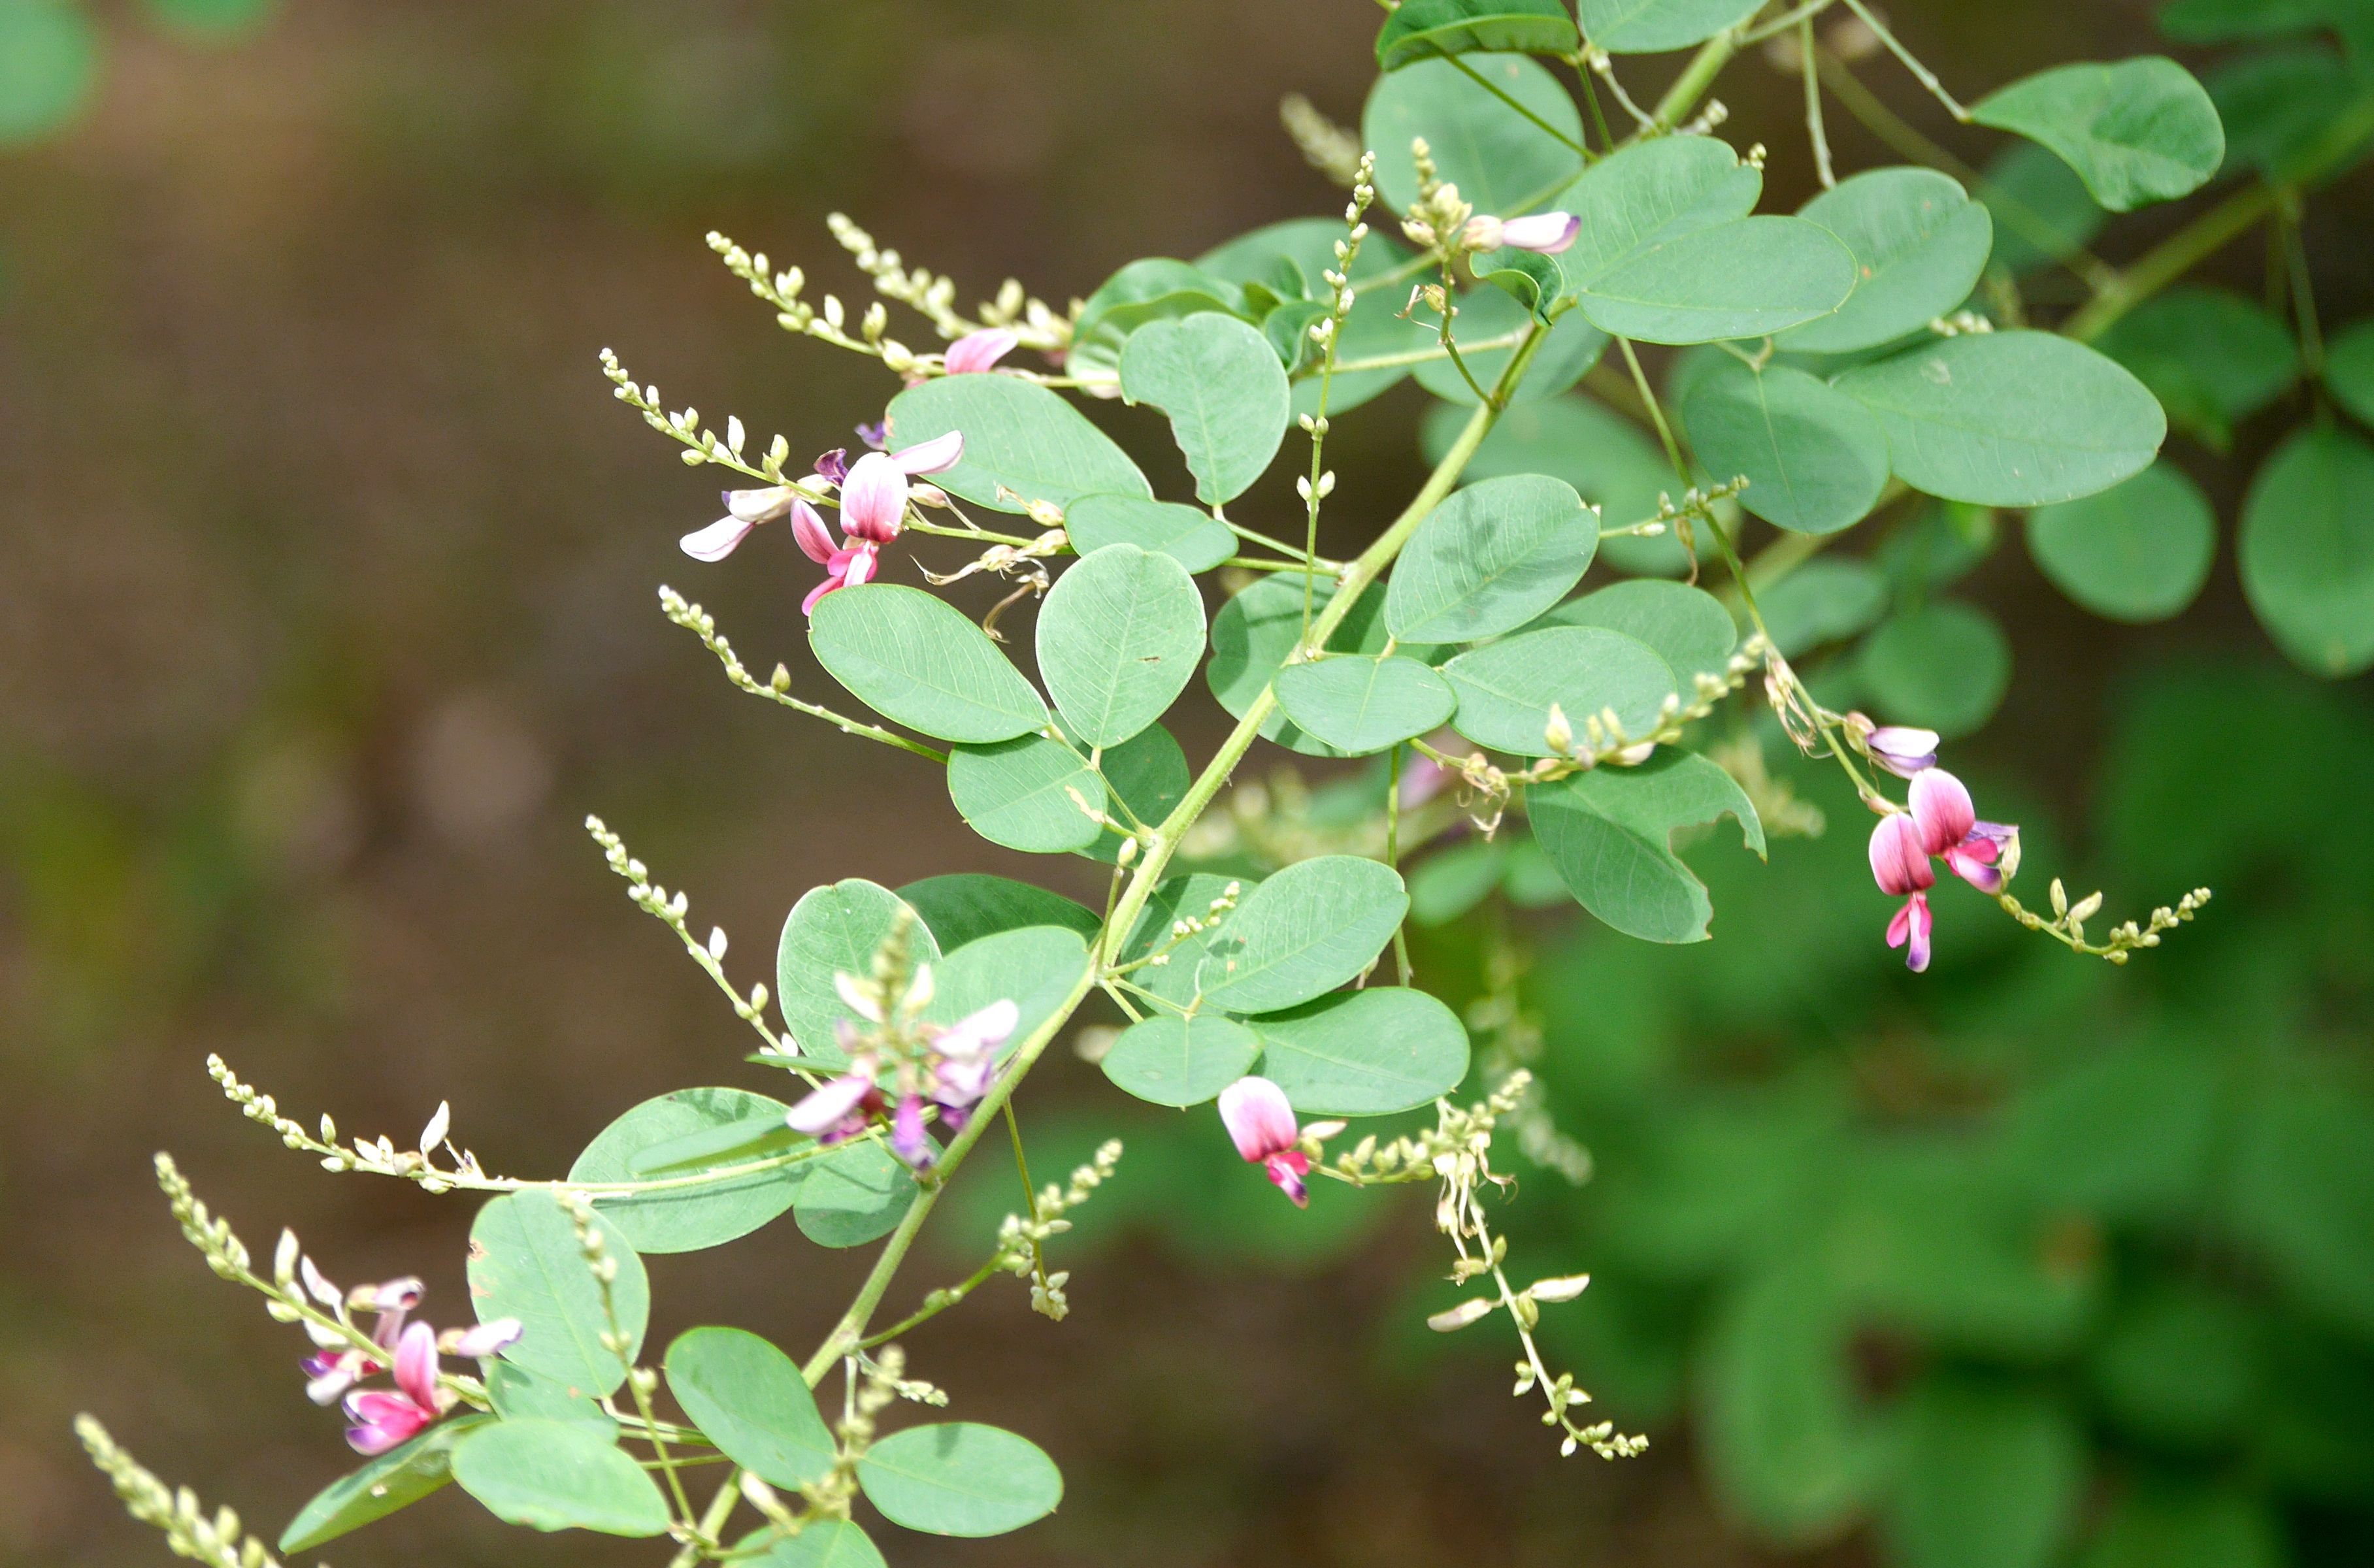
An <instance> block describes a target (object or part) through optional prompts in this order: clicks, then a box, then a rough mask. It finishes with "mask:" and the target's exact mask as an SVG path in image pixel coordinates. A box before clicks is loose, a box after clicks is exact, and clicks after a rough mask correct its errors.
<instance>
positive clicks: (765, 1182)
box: [569, 1089, 806, 1253]
mask: <svg viewBox="0 0 2374 1568" xmlns="http://www.w3.org/2000/svg"><path fill="white" fill-rule="evenodd" d="M785 1108H786V1107H785V1106H784V1105H783V1103H782V1101H780V1100H771V1099H769V1098H768V1097H767V1096H766V1095H764V1094H750V1093H748V1092H747V1091H746V1090H741V1089H678V1090H676V1091H675V1092H674V1093H673V1094H662V1095H660V1096H659V1097H658V1098H656V1099H651V1100H645V1101H644V1102H643V1103H642V1104H641V1105H640V1106H636V1107H635V1108H634V1109H632V1110H630V1111H629V1112H628V1113H627V1114H626V1115H624V1116H622V1117H619V1118H618V1119H617V1120H616V1121H614V1122H612V1123H611V1124H610V1125H609V1126H607V1127H605V1128H604V1129H602V1130H601V1132H599V1133H598V1134H596V1135H595V1137H594V1139H593V1142H591V1143H588V1144H587V1145H586V1146H585V1152H584V1153H582V1154H580V1155H578V1156H577V1159H576V1162H575V1163H574V1164H571V1165H570V1167H569V1179H570V1181H572V1182H585V1183H596V1182H614V1181H649V1180H667V1179H672V1178H690V1177H696V1176H702V1175H704V1174H705V1173H707V1172H709V1171H712V1170H722V1169H724V1168H726V1167H729V1166H733V1165H742V1164H749V1163H751V1162H752V1161H753V1160H756V1159H758V1158H761V1157H762V1156H763V1155H765V1154H768V1153H781V1152H782V1148H783V1147H788V1146H789V1145H790V1144H791V1143H792V1142H793V1141H797V1140H796V1135H794V1134H793V1132H792V1131H791V1129H789V1128H787V1127H785V1126H784V1125H783V1112H784V1110H785ZM702 1134H710V1135H720V1134H722V1135H723V1137H725V1138H726V1139H728V1140H730V1141H728V1142H727V1143H726V1144H725V1145H724V1146H723V1147H722V1148H720V1149H718V1150H717V1152H716V1153H711V1154H708V1155H707V1156H706V1157H693V1158H685V1157H683V1156H682V1155H679V1156H678V1157H677V1158H676V1159H674V1160H671V1161H669V1162H667V1164H666V1165H665V1168H664V1169H659V1170H652V1169H649V1168H647V1167H646V1166H645V1165H644V1164H642V1163H641V1162H642V1160H643V1158H644V1156H645V1155H646V1154H647V1153H650V1152H652V1151H662V1152H664V1151H666V1150H667V1149H668V1147H669V1146H670V1145H677V1146H679V1147H681V1146H682V1145H683V1143H684V1141H685V1140H686V1139H687V1138H688V1137H697V1136H699V1135H702ZM761 1139H764V1140H765V1142H764V1143H761V1142H759V1140H761ZM805 1175H806V1169H805V1166H804V1165H798V1164H792V1165H778V1166H777V1167H775V1168H774V1169H773V1170H768V1171H758V1172H755V1173H753V1174H751V1175H748V1176H739V1177H735V1178H734V1179H732V1180H730V1181H719V1182H702V1183H700V1184H699V1185H698V1186H688V1187H686V1188H681V1189H677V1190H667V1189H662V1190H659V1191H654V1192H644V1193H638V1194H635V1195H633V1196H631V1197H620V1198H601V1197H597V1198H595V1199H594V1204H595V1207H596V1208H597V1209H599V1210H600V1211H601V1213H602V1216H603V1218H605V1219H606V1220H608V1221H609V1222H610V1223H612V1224H613V1225H616V1226H617V1228H618V1233H619V1234H620V1235H623V1236H625V1237H626V1238H627V1241H628V1243H629V1245H630V1246H633V1247H634V1249H635V1250H636V1251H637V1252H643V1253H655V1252H697V1251H699V1250H700V1249H701V1248H703V1247H710V1246H723V1245H724V1244H725V1243H726V1242H729V1241H732V1240H734V1239H735V1237H736V1236H744V1235H749V1234H750V1233H751V1232H752V1231H755V1230H757V1229H758V1227H759V1226H761V1225H763V1224H766V1223H768V1222H769V1221H770V1220H773V1219H774V1218H776V1217H777V1216H778V1215H780V1214H782V1212H783V1211H784V1210H786V1209H789V1208H790V1207H791V1206H792V1199H793V1198H794V1197H796V1196H797V1195H798V1193H799V1188H800V1180H801V1178H802V1177H803V1176H805Z"/></svg>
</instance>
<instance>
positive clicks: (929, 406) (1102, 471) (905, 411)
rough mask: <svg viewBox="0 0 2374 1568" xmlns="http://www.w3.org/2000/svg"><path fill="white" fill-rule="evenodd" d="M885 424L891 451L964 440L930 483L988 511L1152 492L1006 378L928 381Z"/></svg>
mask: <svg viewBox="0 0 2374 1568" xmlns="http://www.w3.org/2000/svg"><path fill="white" fill-rule="evenodd" d="M1174 264H1175V263H1174ZM889 421H890V446H891V450H892V451H906V450H907V449H908V448H909V447H911V446H918V445H921V444H922V443H923V442H924V441H928V440H933V439H937V438H938V437H941V436H945V435H946V434H947V433H948V432H949V431H951V430H961V431H963V432H964V460H963V461H962V462H958V464H957V465H956V466H955V467H954V468H951V469H949V470H947V471H946V473H944V474H933V475H932V483H933V484H934V485H937V486H939V487H940V488H941V489H943V490H946V491H947V492H948V493H949V494H950V495H955V496H961V497H964V498H965V499H966V500H968V501H970V502H972V503H974V504H975V505H977V506H983V507H988V508H991V509H993V510H996V511H1003V512H1018V511H1024V510H1027V509H1028V507H1029V505H1030V503H1031V502H1033V501H1048V502H1052V504H1054V505H1055V506H1058V507H1064V506H1069V505H1070V504H1071V502H1072V499H1073V497H1077V496H1091V495H1098V494H1101V493H1108V492H1109V493H1112V494H1117V495H1132V496H1150V495H1152V494H1153V493H1154V487H1153V486H1150V485H1148V484H1147V483H1146V475H1145V474H1141V473H1139V472H1138V468H1137V464H1135V463H1134V462H1130V460H1129V454H1128V453H1127V452H1124V451H1122V450H1121V448H1119V447H1117V446H1115V445H1113V443H1112V440H1111V438H1109V437H1108V436H1106V435H1105V433H1104V432H1103V431H1101V430H1099V429H1098V428H1097V427H1095V426H1094V425H1091V424H1089V423H1088V421H1087V415H1083V414H1082V413H1081V412H1080V411H1079V410H1078V409H1076V408H1075V407H1073V406H1072V405H1071V404H1068V403H1066V402H1064V400H1063V398H1061V397H1060V396H1058V395H1057V394H1055V393H1054V392H1049V391H1048V390H1047V389H1046V388H1045V387H1042V386H1039V385H1037V384H1035V383H1033V382H1030V381H1025V380H1017V379H1016V378H1014V377H1012V376H940V377H935V378H934V379H933V380H928V381H925V382H924V383H923V385H921V386H916V387H909V388H908V389H907V390H906V391H905V392H900V393H899V395H898V396H897V397H894V398H892V399H891V400H890V413H889ZM839 597H840V595H839V594H832V595H829V598H835V599H837V598H839Z"/></svg>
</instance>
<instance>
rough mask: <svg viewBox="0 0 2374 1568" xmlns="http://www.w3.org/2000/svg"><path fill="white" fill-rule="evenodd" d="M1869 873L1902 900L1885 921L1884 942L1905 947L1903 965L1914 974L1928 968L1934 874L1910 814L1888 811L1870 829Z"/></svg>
mask: <svg viewBox="0 0 2374 1568" xmlns="http://www.w3.org/2000/svg"><path fill="white" fill-rule="evenodd" d="M1871 874H1872V880H1873V881H1875V882H1876V883H1879V890H1880V891H1881V892H1882V893H1885V894H1886V895H1889V896H1890V897H1895V898H1901V899H1903V900H1904V906H1903V907H1902V908H1900V909H1898V910H1897V912H1896V918H1895V919H1892V920H1890V921H1888V923H1887V945H1888V946H1890V947H1903V948H1906V949H1907V951H1906V953H1905V955H1904V962H1905V965H1906V967H1908V968H1910V969H1911V970H1912V971H1913V972H1914V973H1915V974H1918V973H1920V972H1921V971H1922V970H1923V969H1926V968H1928V967H1929V889H1931V888H1933V887H1934V886H1936V885H1937V873H1936V872H1933V871H1932V870H1930V869H1929V854H1928V851H1927V850H1926V849H1924V848H1922V829H1921V825H1920V824H1919V823H1918V822H1916V821H1914V820H1913V818H1912V817H1910V816H1909V815H1907V814H1906V813H1902V812H1890V813H1887V814H1886V816H1884V817H1882V818H1880V819H1879V825H1877V826H1876V827H1875V828H1873V829H1872V830H1871Z"/></svg>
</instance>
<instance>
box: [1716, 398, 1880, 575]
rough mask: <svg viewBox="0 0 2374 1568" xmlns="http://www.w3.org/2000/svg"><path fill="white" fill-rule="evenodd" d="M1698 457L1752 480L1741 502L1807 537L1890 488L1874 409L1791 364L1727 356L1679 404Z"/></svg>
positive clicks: (1861, 510)
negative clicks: (1753, 363)
mask: <svg viewBox="0 0 2374 1568" xmlns="http://www.w3.org/2000/svg"><path fill="white" fill-rule="evenodd" d="M1681 412H1682V419H1683V422H1684V423H1685V424H1686V425H1687V426H1688V427H1689V432H1690V443H1691V445H1692V446H1693V447H1694V448H1695V449H1696V450H1697V451H1698V461H1699V462H1702V463H1704V464H1705V465H1706V469H1707V472H1708V473H1709V474H1713V475H1715V476H1716V477H1717V479H1718V480H1719V481H1725V482H1727V481H1729V480H1731V479H1733V478H1735V477H1744V478H1745V479H1746V480H1747V482H1748V486H1747V489H1746V490H1745V492H1744V493H1743V494H1742V495H1741V496H1740V498H1739V499H1740V505H1742V506H1743V507H1745V508H1746V509H1748V510H1749V511H1751V512H1754V513H1755V514H1756V515H1757V517H1760V518H1762V519H1763V520H1764V521H1767V522H1769V523H1773V524H1775V525H1777V526H1779V527H1781V528H1788V529H1794V530H1795V531H1797V532H1801V533H1835V532H1838V531H1839V530H1840V529H1842V528H1851V527H1852V526H1853V525H1854V524H1856V523H1858V522H1860V521H1863V518H1865V517H1866V516H1868V515H1870V512H1871V509H1872V508H1873V507H1874V506H1875V505H1876V504H1877V503H1878V500H1879V493H1880V491H1881V490H1883V489H1884V488H1886V485H1887V437H1886V434H1885V433H1883V432H1882V431H1881V429H1880V427H1879V421H1878V420H1877V419H1876V418H1875V417H1874V416H1873V415H1872V413H1871V411H1870V410H1869V409H1867V408H1865V407H1864V406H1863V404H1860V403H1857V402H1856V401H1855V400H1854V399H1853V398H1851V397H1849V396H1847V395H1846V394H1845V393H1844V392H1839V391H1838V390H1837V389H1836V388H1834V387H1832V386H1830V385H1828V383H1827V382H1824V381H1821V380H1816V379H1815V378H1814V377H1812V376H1809V375H1807V374H1806V373H1805V372H1804V371H1803V370H1797V369H1791V368H1789V367H1788V366H1786V365H1767V366H1765V367H1763V368H1762V369H1754V368H1752V367H1750V366H1747V365H1745V364H1742V363H1741V362H1739V361H1738V360H1736V359H1729V358H1726V359H1725V360H1724V361H1723V362H1722V363H1721V364H1719V365H1716V366H1714V367H1713V368H1712V369H1709V370H1708V371H1707V372H1706V373H1705V374H1703V375H1701V376H1699V377H1698V378H1697V379H1696V380H1693V381H1692V382H1691V383H1690V391H1689V395H1688V397H1687V398H1686V400H1685V401H1684V402H1683V404H1682V411H1681Z"/></svg>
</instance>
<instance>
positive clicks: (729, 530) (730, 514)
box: [676, 485, 807, 561]
mask: <svg viewBox="0 0 2374 1568" xmlns="http://www.w3.org/2000/svg"><path fill="white" fill-rule="evenodd" d="M724 499H725V515H724V516H723V517H721V518H719V519H718V520H717V521H715V522H712V523H711V524H710V525H709V526H708V527H707V528H697V529H694V530H693V531H692V532H690V533H688V534H686V535H685V536H684V537H683V538H682V539H679V540H677V541H676V547H677V548H678V549H680V550H682V551H683V552H684V553H685V554H686V555H688V556H691V557H692V558H693V559H694V560H696V561H722V560H723V559H724V558H725V557H726V556H730V555H732V554H733V553H734V552H735V548H736V547H738V546H739V545H740V544H741V543H742V541H744V540H745V539H747V538H748V537H750V531H751V530H752V529H754V528H756V527H758V525H759V524H760V523H762V522H772V521H775V520H776V519H777V518H779V517H782V516H783V515H784V514H785V513H787V512H791V511H793V509H794V508H795V507H805V506H806V505H807V503H806V502H805V501H803V500H801V499H800V498H799V497H798V495H797V493H796V492H794V491H793V489H792V487H791V486H788V485H769V486H764V487H762V488H760V489H756V490H728V491H726V492H725V495H724Z"/></svg>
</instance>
